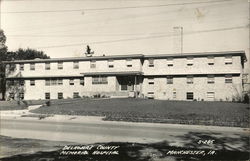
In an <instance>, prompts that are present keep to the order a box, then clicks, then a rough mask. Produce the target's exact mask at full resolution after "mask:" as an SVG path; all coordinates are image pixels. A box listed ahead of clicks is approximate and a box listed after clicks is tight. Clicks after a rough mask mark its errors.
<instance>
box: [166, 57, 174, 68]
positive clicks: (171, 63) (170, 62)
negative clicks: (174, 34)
mask: <svg viewBox="0 0 250 161" xmlns="http://www.w3.org/2000/svg"><path fill="white" fill-rule="evenodd" d="M167 65H168V67H172V66H174V59H173V58H167Z"/></svg>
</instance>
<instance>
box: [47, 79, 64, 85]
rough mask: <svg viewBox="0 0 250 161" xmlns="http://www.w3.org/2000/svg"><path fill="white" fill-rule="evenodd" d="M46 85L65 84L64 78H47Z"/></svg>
mask: <svg viewBox="0 0 250 161" xmlns="http://www.w3.org/2000/svg"><path fill="white" fill-rule="evenodd" d="M45 85H46V86H50V85H52V86H55V85H63V79H45Z"/></svg>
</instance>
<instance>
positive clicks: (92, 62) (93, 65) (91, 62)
mask: <svg viewBox="0 0 250 161" xmlns="http://www.w3.org/2000/svg"><path fill="white" fill-rule="evenodd" d="M90 68H96V61H95V60H91V61H90Z"/></svg>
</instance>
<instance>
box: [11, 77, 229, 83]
mask: <svg viewBox="0 0 250 161" xmlns="http://www.w3.org/2000/svg"><path fill="white" fill-rule="evenodd" d="M75 80H76V79H69V85H75ZM79 80H80V85H82V86H84V78H80V79H79ZM17 83H19V84H18V85H20V86H24V83H25V82H24V80H19V82H17ZM173 83H174V77H173V76H168V77H167V84H173ZM193 83H194V77H193V76H188V77H187V84H193ZM214 83H215V79H214V76H213V75H209V76H208V77H207V84H214ZM225 83H233V77H232V75H226V76H225ZM92 84H108V78H107V76H93V77H92ZM148 84H150V85H153V84H154V78H148ZM8 85H10V86H13V85H15V81H14V80H10V81H9V84H8ZM35 85H36V82H35V80H34V79H31V80H30V86H35ZM45 85H46V86H55V85H63V79H45Z"/></svg>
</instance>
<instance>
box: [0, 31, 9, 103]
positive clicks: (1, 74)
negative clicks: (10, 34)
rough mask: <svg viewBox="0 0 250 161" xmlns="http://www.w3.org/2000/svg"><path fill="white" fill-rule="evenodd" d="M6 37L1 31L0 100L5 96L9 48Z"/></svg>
mask: <svg viewBox="0 0 250 161" xmlns="http://www.w3.org/2000/svg"><path fill="white" fill-rule="evenodd" d="M5 42H6V36H5V35H4V32H3V30H1V29H0V99H1V95H2V99H3V98H4V94H5V66H4V64H3V61H4V60H6V53H7V50H8V48H7V46H6V45H5Z"/></svg>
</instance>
